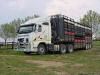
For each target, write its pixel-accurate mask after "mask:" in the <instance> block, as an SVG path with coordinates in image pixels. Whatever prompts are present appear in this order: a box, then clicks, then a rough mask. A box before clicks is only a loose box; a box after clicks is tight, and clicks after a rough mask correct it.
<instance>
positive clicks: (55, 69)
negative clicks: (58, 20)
mask: <svg viewBox="0 0 100 75" xmlns="http://www.w3.org/2000/svg"><path fill="white" fill-rule="evenodd" d="M93 45H94V47H93V48H92V49H91V50H87V51H85V50H81V51H75V52H74V53H71V54H65V55H60V54H47V55H36V54H33V55H25V54H24V53H22V52H16V51H13V50H0V75H100V41H96V42H94V43H93Z"/></svg>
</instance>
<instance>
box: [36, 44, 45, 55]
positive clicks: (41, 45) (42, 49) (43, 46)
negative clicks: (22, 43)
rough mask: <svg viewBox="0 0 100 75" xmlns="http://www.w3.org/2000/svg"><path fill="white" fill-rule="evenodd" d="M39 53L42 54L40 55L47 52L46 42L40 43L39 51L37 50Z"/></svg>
mask: <svg viewBox="0 0 100 75" xmlns="http://www.w3.org/2000/svg"><path fill="white" fill-rule="evenodd" d="M37 53H38V54H40V55H43V54H45V53H46V47H45V45H44V44H40V45H39V46H38V52H37Z"/></svg>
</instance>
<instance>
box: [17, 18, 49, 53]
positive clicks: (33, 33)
mask: <svg viewBox="0 0 100 75" xmlns="http://www.w3.org/2000/svg"><path fill="white" fill-rule="evenodd" d="M17 41H18V45H17V46H18V47H17V50H18V51H24V52H25V53H31V52H37V51H38V49H37V48H38V47H39V45H45V44H49V43H51V27H50V18H49V17H47V18H36V19H34V20H33V19H32V20H29V21H28V22H26V23H24V24H21V25H20V27H19V29H18V35H17ZM41 50H42V49H41Z"/></svg>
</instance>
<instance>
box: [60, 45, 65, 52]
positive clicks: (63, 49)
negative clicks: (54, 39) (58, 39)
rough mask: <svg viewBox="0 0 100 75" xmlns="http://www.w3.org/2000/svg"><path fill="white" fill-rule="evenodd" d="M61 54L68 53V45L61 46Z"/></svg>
mask: <svg viewBox="0 0 100 75" xmlns="http://www.w3.org/2000/svg"><path fill="white" fill-rule="evenodd" d="M60 53H61V54H65V53H66V45H64V44H61V45H60Z"/></svg>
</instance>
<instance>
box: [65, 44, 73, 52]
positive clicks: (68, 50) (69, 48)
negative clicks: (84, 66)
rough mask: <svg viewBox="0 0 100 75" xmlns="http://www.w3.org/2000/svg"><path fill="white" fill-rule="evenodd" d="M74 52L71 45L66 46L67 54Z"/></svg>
mask: <svg viewBox="0 0 100 75" xmlns="http://www.w3.org/2000/svg"><path fill="white" fill-rule="evenodd" d="M73 51H74V47H73V45H72V44H69V45H67V52H68V53H72V52H73Z"/></svg>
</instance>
